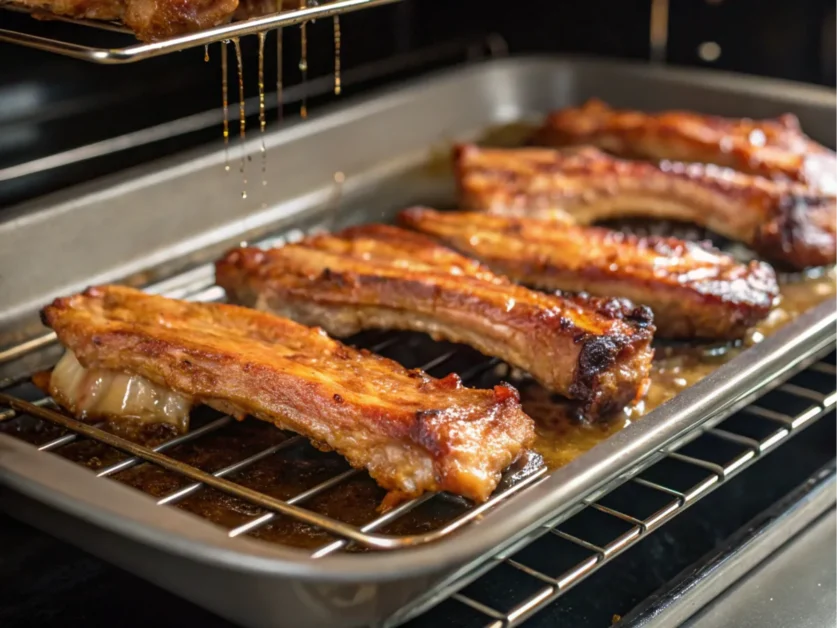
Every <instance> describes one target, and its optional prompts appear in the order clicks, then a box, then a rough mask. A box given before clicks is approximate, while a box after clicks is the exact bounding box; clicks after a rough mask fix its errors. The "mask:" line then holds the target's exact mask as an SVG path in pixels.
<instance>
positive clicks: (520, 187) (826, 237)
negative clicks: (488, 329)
mask: <svg viewBox="0 0 837 628" xmlns="http://www.w3.org/2000/svg"><path fill="white" fill-rule="evenodd" d="M455 162H456V175H457V180H458V185H459V190H460V205H461V207H462V208H463V209H473V210H477V211H482V210H488V211H490V212H493V213H501V214H506V215H517V216H530V217H544V216H550V217H553V218H561V219H566V218H567V214H569V215H571V216H572V219H573V220H575V221H576V222H579V223H581V224H589V223H592V222H595V221H598V220H607V219H613V218H625V217H648V218H666V219H672V220H679V221H683V222H693V223H695V224H698V225H700V226H702V227H706V228H708V229H711V230H712V231H714V232H716V233H718V234H720V235H723V236H726V237H728V238H730V239H733V240H738V241H739V242H743V243H744V244H746V245H747V246H749V247H750V248H752V249H753V250H754V251H755V252H757V253H759V254H760V255H762V256H764V257H766V258H768V259H770V260H773V261H779V262H782V263H784V264H786V265H788V266H790V267H792V268H796V269H801V268H806V267H809V266H822V265H825V264H833V263H834V262H835V255H836V253H835V252H836V251H837V234H835V229H836V228H837V226H835V222H836V221H837V200H835V197H834V196H828V195H825V194H821V193H818V192H812V191H810V190H808V189H807V188H804V187H802V186H800V185H797V184H794V185H790V184H777V183H774V182H772V181H769V180H767V179H764V178H763V177H754V176H751V175H746V174H741V173H738V172H734V171H732V170H729V169H724V168H718V167H716V166H706V165H702V164H683V163H675V162H663V163H662V164H660V165H654V164H650V163H646V162H639V161H625V160H622V159H618V158H615V157H611V156H609V155H607V154H605V153H603V152H601V151H599V150H597V149H595V148H583V149H577V150H573V151H569V152H562V151H556V150H551V149H546V148H522V149H484V148H479V147H477V146H472V145H464V146H458V147H457V148H456V149H455Z"/></svg>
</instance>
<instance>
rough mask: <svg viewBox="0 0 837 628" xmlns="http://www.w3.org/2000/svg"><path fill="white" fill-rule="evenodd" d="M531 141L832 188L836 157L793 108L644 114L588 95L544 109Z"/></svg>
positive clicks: (836, 177) (835, 179)
mask: <svg viewBox="0 0 837 628" xmlns="http://www.w3.org/2000/svg"><path fill="white" fill-rule="evenodd" d="M536 141H537V142H538V143H541V144H544V145H547V146H568V145H580V144H589V145H593V146H598V147H599V148H601V149H603V150H606V151H608V152H611V153H614V154H616V155H621V156H623V157H630V158H641V159H653V160H662V159H665V160H674V161H687V162H700V163H707V164H716V165H718V166H725V167H729V168H734V169H735V170H739V171H741V172H746V173H749V174H756V175H761V176H764V177H768V178H771V179H774V180H777V181H794V182H797V183H802V184H805V185H807V186H810V187H812V188H817V189H819V190H822V191H825V192H828V193H831V194H834V193H837V156H835V153H834V152H833V151H831V150H828V149H827V148H825V147H824V146H822V145H821V144H818V143H817V142H815V141H813V140H812V139H811V138H809V137H808V136H807V135H805V134H804V133H803V132H802V128H801V126H800V124H799V120H798V119H797V118H796V116H794V115H792V114H785V115H783V116H780V117H779V118H775V119H769V120H751V119H748V118H722V117H718V116H708V115H701V114H696V113H692V112H689V111H663V112H659V113H644V112H641V111H633V110H629V109H613V108H611V107H609V106H608V105H607V104H605V103H603V102H601V101H600V100H595V99H593V100H589V101H588V102H586V103H585V104H584V105H582V106H581V107H570V108H567V109H561V110H558V111H555V112H553V113H552V114H550V115H549V116H548V117H547V119H546V122H545V123H544V125H543V127H542V128H541V130H540V131H539V132H538V134H537V136H536Z"/></svg>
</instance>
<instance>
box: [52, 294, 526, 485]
mask: <svg viewBox="0 0 837 628" xmlns="http://www.w3.org/2000/svg"><path fill="white" fill-rule="evenodd" d="M42 318H43V320H44V323H45V324H46V325H48V326H49V327H51V328H52V329H54V330H55V332H56V333H57V335H58V338H59V340H60V341H61V343H62V344H63V345H64V346H65V347H66V348H67V349H68V350H70V351H72V352H73V353H74V354H75V356H76V358H77V359H78V361H79V362H80V364H81V365H82V366H83V367H85V368H87V369H105V370H109V371H118V372H122V373H126V374H131V375H139V376H142V377H144V378H146V379H147V380H149V381H150V382H153V383H154V384H156V385H159V386H165V387H166V388H168V389H171V390H173V391H176V392H178V393H180V394H182V395H184V396H186V397H188V398H190V399H192V400H194V401H195V402H196V403H205V404H207V405H210V406H212V407H215V408H217V409H219V410H221V411H224V412H228V413H230V414H232V415H233V416H236V417H238V418H243V417H244V416H245V415H253V416H255V417H257V418H259V419H262V420H264V421H267V422H270V423H274V424H275V425H276V426H277V427H279V428H282V429H289V430H292V431H294V432H297V433H300V434H303V435H304V436H306V437H308V438H310V439H311V440H312V441H313V442H314V443H315V445H316V446H317V447H319V448H322V449H333V450H335V451H337V452H338V453H340V454H342V455H343V456H345V457H346V458H347V459H348V461H349V462H350V463H351V464H352V465H353V466H355V467H365V468H366V469H367V470H368V471H369V473H370V475H371V476H372V477H373V478H374V479H375V480H376V481H377V482H378V483H379V484H380V485H381V486H383V487H384V488H386V489H388V490H390V491H391V492H392V493H394V494H396V495H399V496H401V495H405V496H411V495H418V494H421V493H423V492H425V491H438V490H442V491H450V492H452V493H457V494H460V495H464V496H466V497H469V498H472V499H475V500H478V501H480V500H485V499H486V498H488V496H489V495H490V494H491V492H492V491H493V490H494V488H495V487H496V485H497V482H498V481H499V479H500V474H501V472H502V470H503V469H505V468H506V467H508V466H509V465H510V464H511V463H512V462H513V461H514V460H515V459H516V458H517V457H518V456H519V455H520V454H521V453H522V452H523V451H524V450H525V449H526V448H527V447H528V446H529V445H530V444H531V443H532V440H533V438H534V426H533V423H532V420H531V419H530V418H529V417H528V416H526V415H525V414H524V413H523V411H522V410H521V408H520V402H519V397H518V394H517V391H516V390H515V389H514V388H511V387H509V386H506V385H499V386H496V387H495V388H494V389H493V390H474V389H468V388H464V387H462V385H461V383H460V381H459V379H458V377H456V375H450V376H448V377H446V378H444V379H441V380H440V379H434V378H432V377H430V376H429V375H427V374H426V373H423V372H421V371H416V370H412V371H411V370H407V369H405V368H403V367H401V366H400V365H398V364H397V363H395V362H393V361H391V360H387V359H385V358H382V357H380V356H376V355H372V354H370V353H368V352H366V351H357V350H355V349H352V348H350V347H347V346H345V345H343V344H341V343H339V342H336V341H334V340H332V339H330V338H329V337H328V336H326V335H325V333H324V332H322V331H321V330H318V329H311V328H308V327H304V326H302V325H299V324H297V323H294V322H292V321H289V320H286V319H282V318H279V317H276V316H272V315H270V314H265V313H263V312H256V311H254V310H249V309H246V308H241V307H236V306H232V305H221V304H203V303H187V302H184V301H176V300H173V299H166V298H163V297H159V296H152V295H148V294H144V293H142V292H139V291H136V290H132V289H129V288H123V287H116V286H105V287H97V288H90V289H88V290H87V291H85V292H84V293H81V294H77V295H74V296H70V297H66V298H60V299H56V300H55V301H54V302H53V303H52V304H51V305H49V306H47V307H46V308H44V310H43V312H42Z"/></svg>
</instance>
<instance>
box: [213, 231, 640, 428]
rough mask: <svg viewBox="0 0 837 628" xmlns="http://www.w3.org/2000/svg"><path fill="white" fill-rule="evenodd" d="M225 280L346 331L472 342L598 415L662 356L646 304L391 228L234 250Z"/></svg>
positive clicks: (286, 311) (634, 390)
mask: <svg viewBox="0 0 837 628" xmlns="http://www.w3.org/2000/svg"><path fill="white" fill-rule="evenodd" d="M216 281H217V282H218V284H220V285H221V286H222V287H223V288H224V289H225V290H226V291H227V294H228V296H229V297H230V299H232V300H233V301H235V302H237V303H242V304H245V305H248V306H251V307H255V308H257V309H262V310H267V311H271V312H275V313H278V314H281V315H284V316H288V317H290V318H293V319H295V320H297V321H299V322H302V323H305V324H317V325H321V326H322V327H324V328H325V329H326V330H328V331H329V332H330V333H332V334H334V335H337V336H348V335H351V334H353V333H356V332H358V331H360V330H362V329H369V328H395V329H408V330H415V331H422V332H426V333H429V334H430V335H431V336H433V337H435V338H440V339H445V340H450V341H453V342H461V343H465V344H469V345H471V346H473V347H475V348H476V349H477V350H479V351H481V352H483V353H485V354H487V355H493V356H497V357H499V358H501V359H503V360H505V361H507V362H509V363H510V364H513V365H515V366H518V367H520V368H522V369H524V370H526V371H528V372H529V373H531V374H532V376H533V377H535V378H536V379H537V380H538V381H540V382H541V383H542V384H543V385H544V386H546V387H547V388H549V389H552V390H555V391H557V392H559V393H561V394H563V395H566V396H567V397H570V398H572V399H577V400H579V401H581V402H582V405H583V409H584V411H585V412H586V414H587V416H588V417H591V418H593V417H598V416H601V415H605V414H609V413H611V412H612V411H614V410H617V409H620V408H622V407H624V406H625V405H626V404H628V403H630V402H632V401H633V400H634V399H636V398H637V397H638V396H639V395H640V394H641V393H642V392H643V391H644V388H645V385H646V382H647V378H648V372H649V368H650V362H651V357H652V353H653V351H652V349H651V348H650V343H651V338H652V335H653V325H652V323H651V315H650V312H649V311H648V310H647V309H645V308H634V307H633V306H632V305H630V304H626V303H624V302H620V301H617V300H603V299H585V298H581V297H579V298H572V297H562V296H555V295H546V294H542V293H538V292H535V291H532V290H528V289H526V288H523V287H521V286H517V285H515V284H513V283H511V282H510V281H508V280H507V279H506V278H504V277H498V276H497V275H494V274H493V273H491V272H490V271H489V270H488V269H486V268H484V267H482V266H481V265H480V264H479V263H477V262H475V261H473V260H470V259H468V258H465V257H462V256H461V255H459V254H458V253H454V252H453V251H451V250H450V249H447V248H445V247H442V246H439V245H438V244H436V243H434V242H433V241H432V240H431V239H429V238H427V237H426V236H422V235H419V234H416V233H412V232H409V231H405V230H403V229H398V228H396V227H390V226H385V225H366V226H362V227H355V228H352V229H348V230H346V231H344V232H342V233H339V234H336V235H319V236H315V237H310V238H307V239H306V240H304V241H302V242H300V243H297V244H292V245H287V246H284V247H281V248H277V249H271V250H268V251H262V250H259V249H253V248H243V249H237V250H233V251H231V252H230V253H228V254H227V255H226V256H225V257H224V258H223V259H221V260H220V261H218V262H217V263H216Z"/></svg>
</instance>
